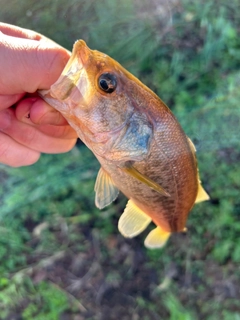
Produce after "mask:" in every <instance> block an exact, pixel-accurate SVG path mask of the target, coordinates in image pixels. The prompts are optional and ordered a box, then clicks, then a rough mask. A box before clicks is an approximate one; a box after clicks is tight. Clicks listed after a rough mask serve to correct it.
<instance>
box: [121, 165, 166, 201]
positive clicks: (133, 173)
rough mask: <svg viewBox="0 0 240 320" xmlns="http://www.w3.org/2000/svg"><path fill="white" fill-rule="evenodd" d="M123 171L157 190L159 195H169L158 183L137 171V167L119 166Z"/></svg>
mask: <svg viewBox="0 0 240 320" xmlns="http://www.w3.org/2000/svg"><path fill="white" fill-rule="evenodd" d="M121 169H122V170H123V171H124V172H126V173H127V174H129V175H130V176H131V177H133V178H135V179H137V180H138V181H140V182H142V183H144V184H145V185H147V186H148V187H149V188H151V189H153V190H155V191H157V192H158V193H160V194H161V195H164V196H166V197H170V194H169V193H167V191H165V190H164V189H163V188H162V187H161V186H160V185H159V184H158V183H156V182H154V181H153V180H152V179H150V178H148V177H147V176H145V175H144V174H142V173H141V172H139V171H138V170H137V169H135V168H134V167H133V166H132V165H127V166H126V167H123V168H121Z"/></svg>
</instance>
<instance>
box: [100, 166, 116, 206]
mask: <svg viewBox="0 0 240 320" xmlns="http://www.w3.org/2000/svg"><path fill="white" fill-rule="evenodd" d="M94 191H95V192H96V196H95V204H96V207H98V208H99V209H102V208H104V207H106V206H108V205H109V204H110V203H111V202H113V201H114V200H115V199H116V198H117V196H118V193H119V191H118V188H117V187H116V186H115V185H114V183H113V181H112V179H111V177H110V176H109V174H107V172H105V171H104V170H103V169H102V168H101V169H100V170H99V172H98V176H97V180H96V183H95V187H94Z"/></svg>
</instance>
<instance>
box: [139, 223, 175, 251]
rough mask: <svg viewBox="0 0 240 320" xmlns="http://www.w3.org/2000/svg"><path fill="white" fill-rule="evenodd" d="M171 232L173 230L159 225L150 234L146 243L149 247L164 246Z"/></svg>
mask: <svg viewBox="0 0 240 320" xmlns="http://www.w3.org/2000/svg"><path fill="white" fill-rule="evenodd" d="M170 234H171V232H168V231H165V230H163V229H162V228H161V227H159V226H158V227H157V228H155V229H153V230H152V231H151V232H150V233H149V234H148V236H147V238H146V239H145V241H144V244H145V246H146V247H147V248H149V249H155V248H162V247H163V246H164V245H165V244H166V242H167V240H168V238H169V236H170Z"/></svg>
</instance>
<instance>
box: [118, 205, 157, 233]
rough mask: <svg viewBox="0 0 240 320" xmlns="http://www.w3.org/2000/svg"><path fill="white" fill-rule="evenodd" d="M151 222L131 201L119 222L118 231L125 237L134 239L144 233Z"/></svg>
mask: <svg viewBox="0 0 240 320" xmlns="http://www.w3.org/2000/svg"><path fill="white" fill-rule="evenodd" d="M151 221H152V219H151V218H150V217H149V216H148V215H146V214H145V213H144V212H143V211H142V210H140V209H139V208H138V207H137V206H136V205H135V204H134V202H133V201H132V200H129V201H128V203H127V206H126V208H125V210H124V212H123V214H122V215H121V217H120V219H119V221H118V230H119V231H120V233H121V234H122V235H123V236H124V237H126V238H133V237H135V236H137V235H138V234H139V233H141V232H142V231H144V230H145V229H146V228H147V226H148V225H149V223H150V222H151Z"/></svg>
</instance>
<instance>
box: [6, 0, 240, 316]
mask: <svg viewBox="0 0 240 320" xmlns="http://www.w3.org/2000/svg"><path fill="white" fill-rule="evenodd" d="M154 3H157V2H148V1H141V2H140V1H134V2H133V1H130V0H124V1H121V2H118V1H115V0H114V1H113V0H112V1H110V0H104V1H94V0H89V1H82V0H81V1H74V0H72V1H70V2H69V3H66V2H65V1H63V0H58V1H57V0H54V1H51V2H49V1H29V0H24V1H22V2H21V5H19V2H18V1H14V0H11V1H6V0H2V3H1V4H2V5H1V12H0V20H1V21H5V22H8V23H14V24H17V25H20V26H22V27H26V28H30V29H34V30H36V31H38V32H42V33H43V34H45V35H47V36H48V37H50V38H52V39H54V40H55V41H57V42H59V43H60V44H62V45H63V46H65V47H67V48H68V49H71V47H72V44H73V43H74V41H75V40H76V39H79V38H83V39H85V40H86V41H87V43H88V45H89V46H90V47H91V48H94V49H98V50H100V51H103V52H105V53H107V54H109V55H111V56H113V57H114V58H115V59H117V60H118V61H119V62H121V63H122V64H123V65H124V66H125V67H126V68H127V69H129V70H130V71H131V72H133V73H134V74H135V75H137V76H138V77H139V78H140V79H141V80H142V81H143V82H145V83H146V84H147V85H148V86H150V87H151V88H152V89H154V90H155V91H156V92H157V93H158V94H159V96H160V97H161V98H162V99H163V100H164V101H166V102H167V103H168V104H169V106H170V107H171V108H172V109H173V111H174V113H175V114H176V116H177V118H178V119H179V121H180V123H181V124H182V126H183V128H184V130H185V131H186V133H187V134H188V136H189V137H190V138H191V139H192V140H193V142H194V143H195V145H196V147H197V155H198V162H199V168H200V175H201V180H202V182H203V185H204V187H205V188H206V190H207V191H208V192H209V194H210V196H211V200H210V201H208V202H206V203H201V204H198V205H196V206H195V207H194V209H193V210H192V213H191V214H190V217H189V220H188V223H187V227H188V233H187V234H186V235H181V234H179V235H174V236H172V237H171V239H170V240H169V242H168V244H167V246H166V247H165V248H164V249H163V250H152V251H150V250H146V249H145V248H144V247H143V239H144V237H145V233H144V234H143V235H140V236H139V237H137V238H136V239H133V240H125V239H123V238H122V236H121V235H119V233H118V231H117V221H118V218H119V216H120V213H121V212H122V210H123V208H124V206H125V202H126V199H124V197H121V196H120V197H119V199H118V200H117V201H116V202H115V203H114V204H113V205H111V206H109V207H107V208H106V209H105V210H103V211H99V210H98V209H97V208H96V207H95V205H94V191H93V188H94V181H95V178H96V175H97V171H98V167H99V166H98V163H97V161H96V159H95V158H94V156H93V155H92V154H91V152H90V151H89V150H88V149H87V148H86V147H84V146H83V145H79V146H77V147H76V148H75V149H73V150H72V151H71V152H69V153H67V154H63V155H43V156H42V157H41V159H40V161H39V162H38V163H37V164H35V165H33V166H30V167H23V168H18V169H13V168H7V167H5V166H1V167H0V179H1V185H0V191H1V192H0V204H1V209H0V261H1V263H0V318H1V319H15V318H16V317H17V316H18V315H21V318H22V319H24V320H25V319H26V320H30V319H39V320H40V319H49V320H51V319H76V317H77V316H78V317H79V319H89V320H90V319H91V320H92V319H93V320H95V319H97V320H98V319H108V320H111V319H116V315H118V316H119V318H120V317H121V318H122V319H146V320H148V319H171V320H175V319H176V320H179V319H182V320H188V319H189V320H190V319H204V320H205V319H208V320H215V319H223V320H231V319H234V320H235V319H236V320H238V319H240V305H239V299H240V295H239V290H238V288H239V286H240V280H239V279H240V272H239V263H240V249H239V248H240V240H239V234H240V224H239V214H240V213H239V209H240V201H239V193H240V180H239V177H240V169H239V159H240V145H239V127H240V108H239V101H240V93H239V89H238V88H239V83H240V73H239V72H238V68H239V62H240V40H239V36H238V30H239V28H240V22H239V21H240V11H239V4H238V1H237V0H235V1H232V2H229V3H228V4H227V5H226V4H224V3H223V2H221V1H213V0H211V1H208V2H206V3H205V2H199V1H190V0H183V1H181V3H180V4H179V5H173V6H171V3H170V2H167V1H166V2H165V5H164V6H163V7H162V8H161V9H162V11H161V10H159V8H158V9H157V8H156V7H154ZM161 12H162V13H161ZM77 319H78V318H77Z"/></svg>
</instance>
